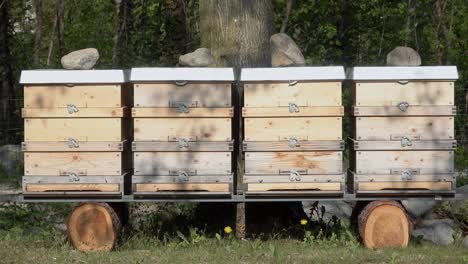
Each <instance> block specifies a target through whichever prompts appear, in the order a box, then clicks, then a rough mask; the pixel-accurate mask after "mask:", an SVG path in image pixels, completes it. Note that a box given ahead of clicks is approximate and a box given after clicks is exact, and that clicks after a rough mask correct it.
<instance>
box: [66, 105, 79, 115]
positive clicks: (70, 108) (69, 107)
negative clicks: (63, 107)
mask: <svg viewBox="0 0 468 264" xmlns="http://www.w3.org/2000/svg"><path fill="white" fill-rule="evenodd" d="M67 111H68V113H69V114H73V113H76V112H78V107H76V105H74V104H67Z"/></svg>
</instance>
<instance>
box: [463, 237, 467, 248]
mask: <svg viewBox="0 0 468 264" xmlns="http://www.w3.org/2000/svg"><path fill="white" fill-rule="evenodd" d="M462 245H463V246H464V247H466V248H468V235H466V236H465V238H464V239H463V241H462Z"/></svg>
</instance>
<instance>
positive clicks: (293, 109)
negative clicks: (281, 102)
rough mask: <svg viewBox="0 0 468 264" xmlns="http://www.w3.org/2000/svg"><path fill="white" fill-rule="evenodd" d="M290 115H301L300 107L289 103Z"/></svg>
mask: <svg viewBox="0 0 468 264" xmlns="http://www.w3.org/2000/svg"><path fill="white" fill-rule="evenodd" d="M289 113H299V107H298V106H297V104H295V103H289Z"/></svg>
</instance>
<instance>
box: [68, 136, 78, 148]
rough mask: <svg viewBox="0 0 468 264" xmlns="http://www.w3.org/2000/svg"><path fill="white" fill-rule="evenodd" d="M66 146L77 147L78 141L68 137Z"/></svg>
mask: <svg viewBox="0 0 468 264" xmlns="http://www.w3.org/2000/svg"><path fill="white" fill-rule="evenodd" d="M68 147H69V148H79V147H80V144H79V143H78V141H77V140H76V139H74V138H69V139H68Z"/></svg>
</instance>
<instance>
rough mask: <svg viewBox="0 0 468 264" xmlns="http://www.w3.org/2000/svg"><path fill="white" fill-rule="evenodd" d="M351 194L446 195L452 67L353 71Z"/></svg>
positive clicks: (451, 146) (450, 177) (450, 166)
mask: <svg viewBox="0 0 468 264" xmlns="http://www.w3.org/2000/svg"><path fill="white" fill-rule="evenodd" d="M348 77H349V79H351V80H352V102H353V107H352V114H353V115H354V118H353V122H352V139H351V144H350V145H351V146H352V147H353V150H352V151H351V155H350V156H351V173H350V180H349V183H350V190H351V191H354V192H355V193H357V194H435V193H439V194H444V193H445V194H447V193H452V192H453V190H454V187H455V178H454V150H455V148H456V142H455V140H454V116H455V114H456V108H455V106H454V81H455V80H456V79H458V74H457V69H456V67H454V66H434V67H428V66H426V67H355V68H353V69H351V70H350V71H349V76H348Z"/></svg>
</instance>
